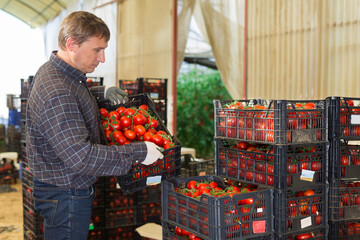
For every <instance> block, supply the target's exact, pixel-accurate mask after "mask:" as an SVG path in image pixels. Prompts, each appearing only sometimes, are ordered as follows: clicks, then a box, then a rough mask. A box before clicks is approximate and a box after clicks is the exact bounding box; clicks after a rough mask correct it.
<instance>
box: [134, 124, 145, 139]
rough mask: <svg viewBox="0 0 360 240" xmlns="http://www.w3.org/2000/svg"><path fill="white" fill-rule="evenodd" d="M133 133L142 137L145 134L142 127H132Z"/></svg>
mask: <svg viewBox="0 0 360 240" xmlns="http://www.w3.org/2000/svg"><path fill="white" fill-rule="evenodd" d="M134 132H135V133H136V135H138V136H142V135H144V134H145V132H146V129H145V128H144V126H143V125H136V126H134Z"/></svg>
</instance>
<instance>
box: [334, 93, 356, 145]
mask: <svg viewBox="0 0 360 240" xmlns="http://www.w3.org/2000/svg"><path fill="white" fill-rule="evenodd" d="M327 99H328V100H329V139H337V138H345V139H348V140H360V98H351V97H328V98H327Z"/></svg>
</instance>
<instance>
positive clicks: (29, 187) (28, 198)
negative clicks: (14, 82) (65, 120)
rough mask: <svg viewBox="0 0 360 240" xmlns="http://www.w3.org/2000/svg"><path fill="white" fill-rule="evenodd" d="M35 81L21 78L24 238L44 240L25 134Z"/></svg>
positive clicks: (31, 78)
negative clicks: (30, 98) (29, 100)
mask: <svg viewBox="0 0 360 240" xmlns="http://www.w3.org/2000/svg"><path fill="white" fill-rule="evenodd" d="M32 81H33V76H29V77H28V79H21V80H20V83H21V93H20V101H21V106H20V109H21V124H20V127H21V138H20V154H19V159H20V163H21V181H22V196H23V225H24V239H25V240H42V239H44V225H43V220H44V219H43V217H42V216H41V215H40V213H39V212H37V211H35V208H34V199H33V196H32V192H33V175H32V173H31V171H30V169H29V166H28V159H27V156H26V134H25V131H26V129H25V127H26V125H25V119H26V105H27V99H28V94H29V90H30V85H31V83H32Z"/></svg>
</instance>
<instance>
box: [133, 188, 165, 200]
mask: <svg viewBox="0 0 360 240" xmlns="http://www.w3.org/2000/svg"><path fill="white" fill-rule="evenodd" d="M136 196H137V197H136V198H137V201H138V202H140V203H156V202H161V184H156V185H152V186H149V187H147V188H144V189H142V190H141V191H139V192H137V193H136Z"/></svg>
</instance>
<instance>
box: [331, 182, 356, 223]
mask: <svg viewBox="0 0 360 240" xmlns="http://www.w3.org/2000/svg"><path fill="white" fill-rule="evenodd" d="M359 218H360V182H359V181H355V182H353V181H340V180H334V181H333V182H331V184H330V187H329V219H330V220H332V221H339V220H350V219H359Z"/></svg>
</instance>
